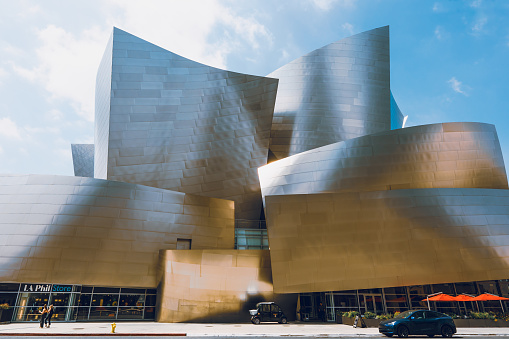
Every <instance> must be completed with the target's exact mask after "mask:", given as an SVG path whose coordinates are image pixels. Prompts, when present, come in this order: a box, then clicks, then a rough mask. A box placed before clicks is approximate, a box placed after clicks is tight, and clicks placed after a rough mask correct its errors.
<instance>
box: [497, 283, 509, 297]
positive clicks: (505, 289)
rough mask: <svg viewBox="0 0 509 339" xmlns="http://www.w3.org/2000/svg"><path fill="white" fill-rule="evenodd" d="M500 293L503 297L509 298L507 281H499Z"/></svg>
mask: <svg viewBox="0 0 509 339" xmlns="http://www.w3.org/2000/svg"><path fill="white" fill-rule="evenodd" d="M498 285H499V286H500V292H501V295H502V296H503V297H507V296H509V280H499V281H498Z"/></svg>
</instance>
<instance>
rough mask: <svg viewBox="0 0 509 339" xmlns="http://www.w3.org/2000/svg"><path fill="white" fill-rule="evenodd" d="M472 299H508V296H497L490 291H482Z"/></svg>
mask: <svg viewBox="0 0 509 339" xmlns="http://www.w3.org/2000/svg"><path fill="white" fill-rule="evenodd" d="M474 300H479V301H488V300H509V298H504V297H499V296H498V295H494V294H491V293H483V294H480V295H478V296H477V297H475V298H474Z"/></svg>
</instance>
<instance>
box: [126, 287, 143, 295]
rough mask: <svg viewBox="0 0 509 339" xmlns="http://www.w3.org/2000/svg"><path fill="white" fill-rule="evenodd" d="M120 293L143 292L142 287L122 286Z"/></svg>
mask: <svg viewBox="0 0 509 339" xmlns="http://www.w3.org/2000/svg"><path fill="white" fill-rule="evenodd" d="M120 293H122V294H145V289H144V288H122V289H121V290H120Z"/></svg>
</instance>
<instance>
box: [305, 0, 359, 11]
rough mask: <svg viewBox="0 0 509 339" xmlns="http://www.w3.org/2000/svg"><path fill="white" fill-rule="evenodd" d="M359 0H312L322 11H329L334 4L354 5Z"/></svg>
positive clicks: (342, 5)
mask: <svg viewBox="0 0 509 339" xmlns="http://www.w3.org/2000/svg"><path fill="white" fill-rule="evenodd" d="M356 1H357V0H311V2H312V3H313V5H315V6H316V7H317V8H318V9H320V10H322V11H329V10H331V9H332V8H333V7H334V6H336V5H338V6H341V7H353V5H354V4H355V2H356Z"/></svg>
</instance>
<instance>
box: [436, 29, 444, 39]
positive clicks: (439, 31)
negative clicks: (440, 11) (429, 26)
mask: <svg viewBox="0 0 509 339" xmlns="http://www.w3.org/2000/svg"><path fill="white" fill-rule="evenodd" d="M435 37H436V38H437V39H438V40H442V39H443V35H442V27H440V26H437V27H436V28H435Z"/></svg>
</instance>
